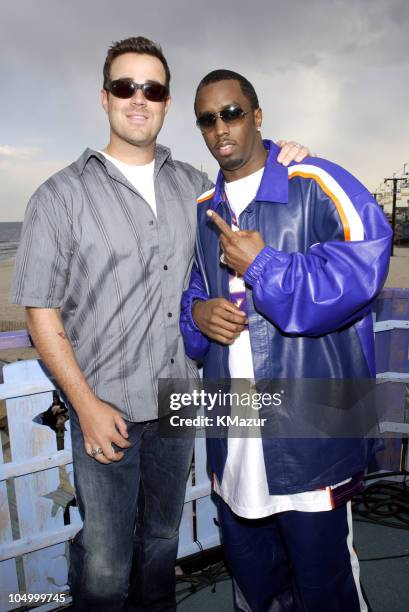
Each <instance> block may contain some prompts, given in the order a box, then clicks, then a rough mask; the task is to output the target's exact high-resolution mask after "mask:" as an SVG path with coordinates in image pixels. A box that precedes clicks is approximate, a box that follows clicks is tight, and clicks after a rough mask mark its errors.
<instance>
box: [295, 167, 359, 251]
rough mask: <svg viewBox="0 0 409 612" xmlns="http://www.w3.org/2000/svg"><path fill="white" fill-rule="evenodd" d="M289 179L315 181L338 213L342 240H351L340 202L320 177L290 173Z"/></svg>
mask: <svg viewBox="0 0 409 612" xmlns="http://www.w3.org/2000/svg"><path fill="white" fill-rule="evenodd" d="M288 176H289V178H293V177H294V176H301V177H302V178H312V179H314V181H317V183H318V184H319V186H320V187H321V189H322V190H323V191H324V192H325V193H326V194H327V196H328V197H329V198H330V199H331V200H332V201H333V202H334V204H335V206H336V209H337V211H338V214H339V217H340V219H341V223H342V227H343V228H344V238H345V240H351V228H350V227H349V223H348V220H347V218H346V215H345V212H344V209H343V208H342V204H341V202H340V201H339V200H338V198H337V197H336V196H335V195H334V194H333V193H332V191H330V190H329V189H328V187H327V186H326V185H325V183H323V182H322V179H321V177H319V176H317V175H316V174H307V173H306V172H297V171H295V172H292V173H291V174H289V175H288Z"/></svg>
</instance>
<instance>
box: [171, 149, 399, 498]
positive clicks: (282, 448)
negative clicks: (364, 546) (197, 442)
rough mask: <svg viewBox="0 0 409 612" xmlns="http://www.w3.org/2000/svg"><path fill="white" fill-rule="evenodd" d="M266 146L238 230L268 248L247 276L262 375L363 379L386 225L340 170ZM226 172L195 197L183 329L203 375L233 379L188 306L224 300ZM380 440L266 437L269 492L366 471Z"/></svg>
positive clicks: (220, 452)
mask: <svg viewBox="0 0 409 612" xmlns="http://www.w3.org/2000/svg"><path fill="white" fill-rule="evenodd" d="M264 145H265V147H266V149H268V151H269V153H268V157H267V160H266V164H265V169H264V173H263V177H262V180H261V183H260V187H259V190H258V193H257V195H256V197H255V199H254V201H253V202H251V203H250V204H249V205H248V206H247V208H246V209H245V210H244V211H243V212H242V214H241V215H240V218H239V226H240V229H246V230H257V231H259V232H260V233H261V234H262V236H263V239H264V241H265V243H266V246H265V248H264V249H263V250H262V251H261V252H260V253H259V255H258V256H257V257H256V259H255V260H254V262H253V263H252V264H251V265H250V267H249V268H248V270H247V271H246V274H245V277H244V279H245V282H246V287H247V289H246V294H247V307H248V321H249V330H250V339H251V349H252V357H253V365H254V373H255V378H256V380H261V379H276V378H298V379H301V378H322V379H325V378H368V377H372V376H374V375H375V363H374V340H373V329H372V317H371V304H372V302H373V300H374V298H375V297H376V295H377V294H378V292H379V291H380V289H381V288H382V285H383V283H384V281H385V278H386V275H387V271H388V263H389V253H390V247H391V235H392V232H391V229H390V226H389V224H388V222H387V220H386V218H385V216H384V214H383V212H382V210H381V209H380V207H379V206H378V204H377V203H376V202H375V201H374V199H373V197H372V196H371V194H370V193H369V192H368V190H367V189H366V188H365V187H364V186H363V185H362V184H361V183H360V182H359V181H358V180H357V179H355V178H354V177H353V176H351V175H350V174H349V173H348V172H347V171H346V170H344V169H343V168H341V167H339V166H337V165H335V164H333V163H331V162H329V161H326V160H323V159H320V158H308V159H305V160H304V161H303V162H301V163H300V164H296V163H293V164H291V166H290V167H289V168H285V167H284V166H282V165H280V164H279V163H278V162H277V161H276V158H277V155H278V151H279V150H278V148H277V146H276V145H275V144H274V143H272V142H271V141H264ZM223 185H224V177H223V174H222V173H221V172H220V173H219V176H218V179H217V183H216V186H215V188H214V189H212V190H211V191H210V192H207V193H206V194H203V196H202V197H201V198H200V199H199V200H198V210H197V220H198V223H197V225H198V227H197V239H196V264H195V266H194V267H193V270H192V273H191V278H190V284H189V287H188V289H187V290H186V291H185V293H184V295H183V298H182V312H181V319H180V325H181V330H182V334H183V337H184V342H185V349H186V352H187V354H188V355H189V357H191V358H193V359H196V360H200V361H201V362H203V374H204V377H205V378H212V379H226V378H227V379H228V378H229V377H230V375H229V369H228V347H227V346H223V345H221V344H219V343H217V342H213V341H211V340H210V339H209V338H207V337H206V336H204V335H203V334H202V333H201V332H200V330H199V329H198V328H197V326H196V324H195V323H194V321H193V319H192V315H191V307H192V302H193V301H194V300H196V299H203V300H207V299H209V298H215V297H225V298H226V299H229V286H228V283H229V279H228V271H227V269H226V267H225V266H222V265H220V261H219V257H220V252H221V251H220V245H219V237H218V232H217V229H216V228H215V226H214V224H213V223H212V222H211V221H210V220H209V218H208V217H207V215H206V211H207V210H208V209H209V208H211V209H213V210H215V211H216V212H217V213H218V214H219V215H221V216H222V217H223V218H224V219H225V220H226V222H227V223H228V224H229V225H230V224H231V215H230V208H229V205H228V202H227V201H226V197H225V195H224V189H223ZM373 449H374V443H373V442H372V441H371V440H363V439H342V438H340V439H336V440H333V439H332V440H331V439H314V440H311V439H309V440H306V439H271V438H270V439H267V438H263V450H264V459H265V465H266V472H267V481H268V484H269V490H270V493H271V494H283V493H295V492H300V491H307V490H313V489H317V488H319V487H324V486H327V485H330V484H335V483H337V482H340V481H342V480H344V479H345V478H348V477H349V476H351V475H353V474H356V473H358V472H360V471H362V470H363V469H364V468H365V466H366V465H367V463H368V460H369V458H370V456H371V454H372V452H373ZM226 458H227V439H209V440H208V459H209V462H210V465H211V468H212V469H213V470H214V471H215V472H216V474H217V476H218V478H219V479H221V478H222V474H223V469H224V464H225V462H226Z"/></svg>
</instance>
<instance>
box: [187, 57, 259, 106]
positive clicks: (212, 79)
mask: <svg viewBox="0 0 409 612" xmlns="http://www.w3.org/2000/svg"><path fill="white" fill-rule="evenodd" d="M219 81H238V83H239V85H240V89H241V91H242V93H243V95H245V96H246V98H247V99H248V101H249V102H250V105H251V108H252V109H253V110H255V109H256V108H259V103H258V97H257V94H256V90H255V89H254V87H253V85H252V84H251V83H250V81H248V80H247V79H246V77H244V76H243V75H241V74H239V73H238V72H234V70H226V69H225V68H219V69H218V70H212V72H209V74H206V76H205V77H203V79H202V80H201V81H200V83H199V85H198V86H197V89H196V95H195V112H196V100H197V96H198V93H199V91H200V90H201V89H203V87H206V85H210V84H211V83H218V82H219Z"/></svg>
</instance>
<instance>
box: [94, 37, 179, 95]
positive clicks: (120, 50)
mask: <svg viewBox="0 0 409 612" xmlns="http://www.w3.org/2000/svg"><path fill="white" fill-rule="evenodd" d="M124 53H139V54H140V55H152V56H153V57H157V58H158V60H160V61H161V62H162V65H163V67H164V69H165V75H166V83H165V85H166V87H168V88H169V83H170V70H169V66H168V62H167V61H166V58H165V56H164V55H163V52H162V48H161V46H160V45H158V44H157V43H155V42H153V40H149V38H145V37H144V36H133V37H131V38H125V39H124V40H120V41H118V42H114V43H112V45H111V46H110V47H109V49H108V53H107V56H106V59H105V63H104V69H103V75H104V88H106V87H107V85H108V83H109V81H110V79H111V77H110V71H111V64H112V62H113V61H114V59H115V58H116V57H119V56H120V55H123V54H124Z"/></svg>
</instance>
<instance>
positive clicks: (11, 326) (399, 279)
mask: <svg viewBox="0 0 409 612" xmlns="http://www.w3.org/2000/svg"><path fill="white" fill-rule="evenodd" d="M13 266H14V260H13V259H7V260H5V261H0V331H10V330H15V329H24V328H25V321H24V308H22V307H21V306H14V305H13V304H10V302H9V293H10V285H11V278H12V273H13ZM385 286H386V287H405V288H409V246H407V247H395V252H394V256H393V257H392V258H391V263H390V269H389V275H388V278H387V281H386V283H385ZM33 351H34V349H28V350H26V349H14V350H13V351H8V350H7V351H0V360H5V361H14V360H15V359H17V358H23V359H32V358H33V357H32V356H31V355H32V354H33Z"/></svg>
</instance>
